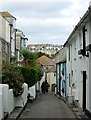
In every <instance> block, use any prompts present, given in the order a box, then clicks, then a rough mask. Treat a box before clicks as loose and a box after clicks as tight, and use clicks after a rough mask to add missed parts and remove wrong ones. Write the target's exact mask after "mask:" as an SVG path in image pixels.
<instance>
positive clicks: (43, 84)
mask: <svg viewBox="0 0 91 120" xmlns="http://www.w3.org/2000/svg"><path fill="white" fill-rule="evenodd" d="M41 90H42V93H45V81H43V83H42V85H41Z"/></svg>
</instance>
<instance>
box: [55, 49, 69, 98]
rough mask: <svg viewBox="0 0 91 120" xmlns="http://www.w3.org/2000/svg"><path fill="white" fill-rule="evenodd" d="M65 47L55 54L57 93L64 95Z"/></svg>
mask: <svg viewBox="0 0 91 120" xmlns="http://www.w3.org/2000/svg"><path fill="white" fill-rule="evenodd" d="M66 57H67V56H66V48H65V47H64V48H62V49H61V50H60V51H59V52H58V53H56V55H55V64H56V83H57V94H59V95H61V96H63V97H65V96H66Z"/></svg>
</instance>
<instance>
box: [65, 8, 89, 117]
mask: <svg viewBox="0 0 91 120" xmlns="http://www.w3.org/2000/svg"><path fill="white" fill-rule="evenodd" d="M64 46H65V47H67V95H68V96H73V97H74V102H75V104H76V105H78V106H79V107H81V108H82V109H83V110H84V111H85V112H86V113H87V114H88V115H89V116H90V117H91V6H89V8H88V10H87V11H86V13H85V14H84V16H83V17H82V18H81V20H80V21H79V23H78V24H77V25H76V27H75V28H74V30H73V31H72V33H71V34H70V36H69V37H68V39H67V41H66V43H65V44H64Z"/></svg>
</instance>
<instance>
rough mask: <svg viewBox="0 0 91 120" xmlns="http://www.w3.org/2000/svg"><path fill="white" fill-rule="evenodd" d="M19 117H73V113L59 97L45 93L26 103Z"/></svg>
mask: <svg viewBox="0 0 91 120" xmlns="http://www.w3.org/2000/svg"><path fill="white" fill-rule="evenodd" d="M20 118H75V115H74V113H73V112H72V111H71V110H70V109H69V107H68V106H67V105H66V104H65V103H64V102H63V101H62V100H61V99H58V98H57V97H56V96H55V95H54V94H53V93H46V94H40V95H39V96H38V97H37V100H35V101H34V102H33V103H32V104H31V103H28V105H27V106H26V108H25V110H24V111H23V113H22V115H21V117H20Z"/></svg>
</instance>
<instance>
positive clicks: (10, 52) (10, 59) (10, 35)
mask: <svg viewBox="0 0 91 120" xmlns="http://www.w3.org/2000/svg"><path fill="white" fill-rule="evenodd" d="M9 25H10V63H11V41H12V36H11V35H12V33H11V32H12V27H13V25H12V24H9Z"/></svg>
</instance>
